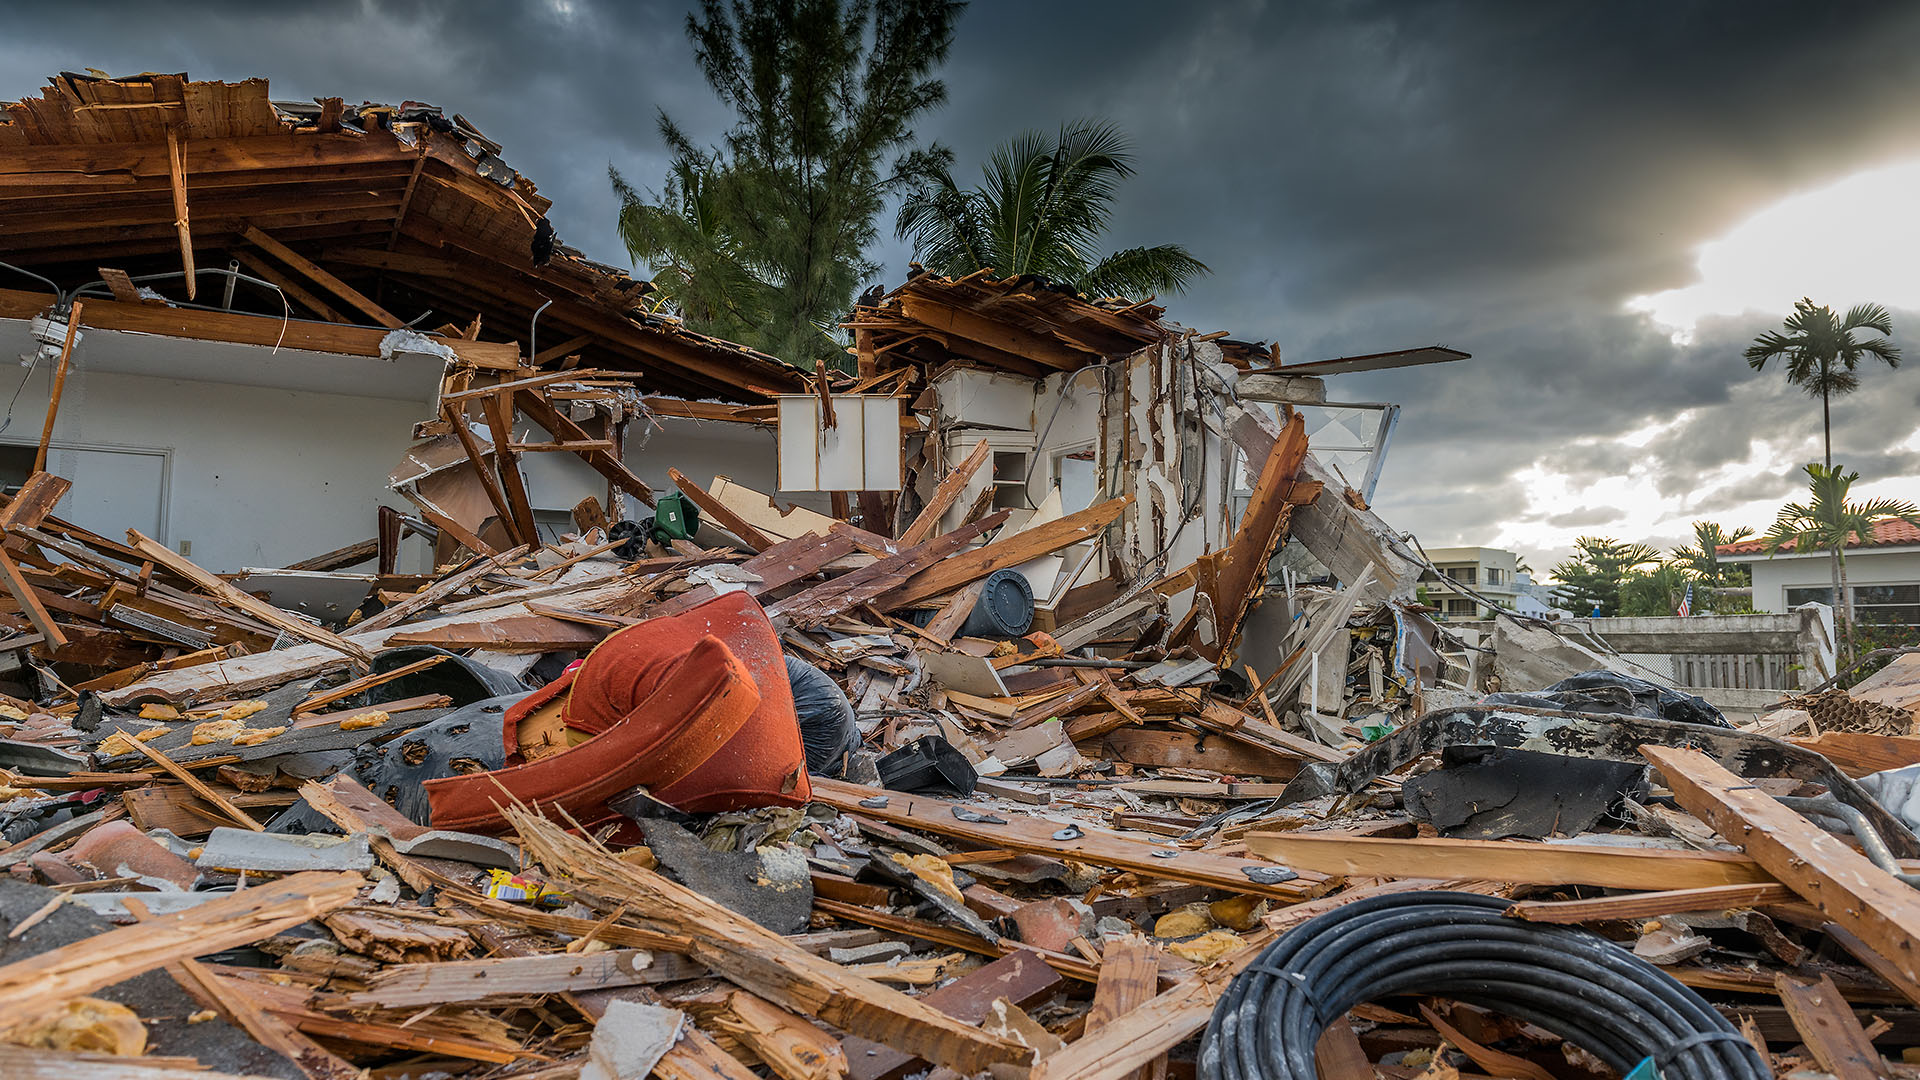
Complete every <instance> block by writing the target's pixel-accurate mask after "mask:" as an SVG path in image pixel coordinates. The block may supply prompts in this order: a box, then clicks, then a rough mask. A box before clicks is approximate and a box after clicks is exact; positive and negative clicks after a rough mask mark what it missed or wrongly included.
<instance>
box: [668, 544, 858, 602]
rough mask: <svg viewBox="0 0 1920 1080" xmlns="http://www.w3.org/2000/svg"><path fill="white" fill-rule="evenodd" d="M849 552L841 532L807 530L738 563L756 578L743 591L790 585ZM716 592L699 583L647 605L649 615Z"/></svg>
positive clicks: (850, 547)
mask: <svg viewBox="0 0 1920 1080" xmlns="http://www.w3.org/2000/svg"><path fill="white" fill-rule="evenodd" d="M852 553H853V541H851V540H849V539H847V538H846V537H845V536H840V535H837V534H836V535H833V536H815V535H812V534H808V535H806V536H802V537H800V538H799V539H796V540H785V541H782V542H780V543H778V544H775V545H773V546H772V547H770V548H768V549H767V550H765V551H763V552H761V553H760V554H758V555H755V556H754V557H753V558H751V559H748V560H747V561H746V562H743V563H741V564H740V569H741V570H743V571H746V572H747V573H749V574H753V575H756V576H758V577H759V578H760V580H759V581H757V582H754V583H752V584H749V585H748V586H747V592H748V594H749V595H752V596H759V595H760V594H762V593H765V592H768V591H771V590H773V589H778V588H782V587H784V586H787V585H791V584H793V583H794V582H796V581H799V580H801V579H803V578H809V577H812V576H813V575H814V574H817V573H819V572H820V571H821V570H822V569H823V568H825V567H826V565H827V564H828V563H831V562H833V561H834V560H836V559H840V558H843V557H845V556H847V555H850V554H852ZM716 595H717V594H716V593H715V592H714V591H713V586H711V585H701V586H699V587H698V588H693V589H688V590H687V591H686V592H683V593H681V594H680V595H678V596H676V597H674V598H673V599H671V600H667V601H665V602H663V603H660V604H656V605H655V606H653V607H651V608H649V609H647V615H648V616H649V617H651V618H659V617H660V616H662V615H678V614H679V613H680V612H682V611H685V610H687V609H688V608H691V607H694V606H695V605H698V604H702V603H705V602H706V601H708V600H711V599H713V598H714V596H716Z"/></svg>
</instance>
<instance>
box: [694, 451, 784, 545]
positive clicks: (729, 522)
mask: <svg viewBox="0 0 1920 1080" xmlns="http://www.w3.org/2000/svg"><path fill="white" fill-rule="evenodd" d="M667 478H668V479H670V480H672V481H673V486H674V487H677V488H679V489H680V493H681V494H683V495H685V496H686V497H687V498H689V499H691V500H693V505H695V506H697V507H699V508H700V512H701V513H703V514H705V515H707V516H708V517H710V518H712V519H713V522H714V524H716V525H718V526H720V527H721V528H723V529H725V530H727V531H728V532H730V533H732V534H733V535H735V536H737V537H739V538H740V542H741V543H743V544H745V545H747V546H748V547H750V548H752V549H753V550H754V551H756V552H758V551H765V550H767V549H768V548H770V547H772V546H773V545H774V544H775V543H776V541H775V540H774V539H773V538H772V537H770V536H768V535H767V534H766V533H763V532H761V531H760V530H759V529H756V528H754V527H753V525H752V524H751V523H749V522H748V521H747V519H746V518H743V517H741V516H740V515H739V514H736V513H734V512H733V508H732V507H730V506H728V505H727V504H726V503H723V502H721V501H720V500H719V499H716V498H714V497H713V496H712V495H709V494H707V492H706V489H705V488H702V487H701V486H700V485H699V484H696V483H694V482H693V481H692V480H689V479H687V476H686V474H685V473H682V472H681V471H680V470H679V469H668V470H667Z"/></svg>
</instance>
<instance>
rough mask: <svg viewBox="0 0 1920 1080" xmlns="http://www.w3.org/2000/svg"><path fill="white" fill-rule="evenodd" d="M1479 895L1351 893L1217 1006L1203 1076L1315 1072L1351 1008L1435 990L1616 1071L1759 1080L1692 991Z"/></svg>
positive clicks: (1761, 1075)
mask: <svg viewBox="0 0 1920 1080" xmlns="http://www.w3.org/2000/svg"><path fill="white" fill-rule="evenodd" d="M1506 908H1507V901H1504V900H1501V899H1499V898H1497V897H1491V896H1481V895H1478V894H1476V893H1457V892H1417V893H1397V894H1393V895H1387V896H1375V897H1370V898H1368V899H1365V900H1356V901H1354V902H1353V903H1351V904H1347V905H1345V906H1344V907H1340V908H1336V909H1335V910H1333V911H1330V912H1328V913H1327V914H1325V915H1321V916H1319V917H1318V918H1315V919H1312V920H1310V921H1308V922H1305V923H1302V924H1301V925H1300V926H1298V927H1295V928H1294V929H1292V930H1290V931H1288V932H1287V933H1286V934H1285V935H1283V936H1282V937H1281V938H1280V939H1279V940H1278V941H1275V942H1274V943H1273V944H1272V945H1270V946H1268V947H1267V950H1266V951H1265V952H1263V953H1261V955H1260V958H1259V959H1257V960H1255V961H1254V962H1253V963H1252V964H1250V965H1249V966H1248V967H1247V968H1246V970H1244V971H1242V972H1241V973H1240V975H1239V976H1238V977H1237V978H1235V979H1234V980H1233V983H1232V985H1230V986H1229V987H1228V988H1227V992H1226V993H1225V994H1223V995H1221V998H1220V1001H1219V1002H1218V1003H1217V1004H1216V1005H1215V1006H1214V1010H1213V1020H1212V1022H1211V1023H1209V1024H1208V1025H1207V1033H1206V1037H1205V1039H1204V1040H1203V1041H1202V1042H1201V1045H1200V1062H1199V1075H1200V1080H1314V1076H1315V1073H1314V1065H1313V1047H1314V1044H1315V1043H1316V1042H1317V1041H1318V1040H1319V1038H1320V1034H1321V1032H1323V1031H1325V1030H1326V1028H1327V1025H1328V1024H1330V1023H1332V1022H1333V1021H1335V1020H1337V1019H1339V1018H1340V1017H1341V1016H1344V1015H1345V1014H1346V1012H1347V1010H1349V1009H1351V1008H1352V1007H1353V1006H1355V1005H1359V1004H1362V1003H1364V1002H1368V1001H1377V1000H1379V999H1382V998H1386V997H1391V996H1393V995H1396V994H1438V995H1442V996H1445V997H1449V998H1453V999H1455V1000H1457V1001H1464V1002H1467V1003H1468V1004H1471V1005H1478V1006H1480V1007H1482V1008H1487V1009H1492V1010H1494V1011H1496V1012H1500V1013H1504V1014H1506V1015H1508V1016H1511V1017H1513V1018H1514V1019H1516V1020H1523V1021H1526V1022H1527V1023H1530V1024H1536V1025H1538V1026H1540V1027H1542V1028H1545V1029H1546V1030H1548V1031H1551V1032H1553V1033H1554V1034H1556V1035H1558V1036H1560V1037H1561V1038H1563V1039H1565V1040H1567V1041H1568V1042H1570V1043H1572V1044H1574V1045H1575V1046H1578V1047H1581V1048H1582V1049H1585V1050H1587V1051H1589V1052H1591V1053H1593V1054H1595V1055H1596V1056H1598V1057H1599V1058H1600V1059H1601V1060H1603V1061H1605V1062H1606V1063H1607V1064H1608V1065H1610V1066H1612V1067H1613V1068H1614V1069H1616V1070H1618V1071H1619V1072H1620V1073H1621V1074H1622V1075H1625V1074H1626V1073H1628V1072H1629V1071H1631V1070H1632V1069H1633V1068H1634V1067H1635V1066H1636V1065H1638V1064H1640V1062H1642V1061H1643V1060H1645V1059H1647V1058H1648V1057H1652V1058H1653V1059H1654V1063H1655V1067H1656V1068H1657V1069H1658V1071H1659V1074H1660V1076H1661V1078H1662V1080H1768V1078H1769V1077H1771V1076H1772V1075H1773V1073H1772V1070H1771V1069H1769V1068H1768V1067H1767V1064H1766V1062H1765V1061H1763V1060H1762V1059H1761V1057H1760V1054H1759V1052H1758V1051H1756V1050H1755V1049H1754V1048H1753V1046H1752V1045H1751V1044H1749V1043H1748V1042H1747V1041H1746V1040H1745V1039H1742V1038H1741V1037H1740V1034H1739V1032H1737V1031H1735V1030H1734V1027H1733V1025H1732V1024H1730V1023H1728V1022H1727V1020H1726V1018H1724V1017H1722V1016H1721V1015H1720V1014H1719V1013H1718V1012H1716V1011H1714V1009H1713V1007H1712V1006H1710V1005H1708V1004H1707V1003H1706V1001H1705V1000H1703V999H1702V998H1701V997H1700V995H1699V994H1696V993H1694V992H1693V991H1692V990H1689V989H1688V988H1686V987H1685V986H1682V985H1680V984H1679V983H1678V982H1676V981H1674V979H1673V978H1672V977H1671V976H1669V975H1667V974H1666V973H1665V972H1663V971H1661V970H1660V969H1658V968H1656V967H1653V966H1652V965H1650V964H1648V963H1646V962H1645V961H1642V960H1640V959H1639V958H1637V957H1635V956H1634V955H1633V954H1632V953H1630V952H1628V951H1626V950H1625V949H1622V948H1620V947H1619V946H1616V945H1614V944H1613V943H1612V942H1610V941H1607V940H1606V939H1605V938H1602V937H1598V936H1596V935H1594V934H1590V933H1588V932H1586V931H1584V930H1577V929H1574V928H1573V927H1568V926H1553V925H1543V924H1539V923H1527V922H1521V921H1519V920H1517V919H1509V918H1506V917H1505V916H1504V915H1502V914H1501V913H1502V912H1503V911H1505V910H1506Z"/></svg>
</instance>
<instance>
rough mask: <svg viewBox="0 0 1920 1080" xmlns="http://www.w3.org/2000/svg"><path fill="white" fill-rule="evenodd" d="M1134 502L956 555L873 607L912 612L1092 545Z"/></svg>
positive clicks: (1127, 499)
mask: <svg viewBox="0 0 1920 1080" xmlns="http://www.w3.org/2000/svg"><path fill="white" fill-rule="evenodd" d="M1132 502H1133V497H1132V496H1130V495H1128V496H1122V497H1120V498H1118V499H1108V500H1107V501H1106V502H1103V503H1097V504H1095V505H1093V506H1090V507H1088V508H1086V509H1085V510H1082V511H1080V512H1079V513H1077V514H1068V515H1067V516H1066V517H1063V518H1059V519H1057V520H1055V521H1049V522H1047V523H1046V524H1045V525H1039V526H1035V527H1034V528H1031V529H1027V530H1025V531H1022V532H1018V533H1015V534H1014V535H1012V536H1009V537H1006V538H1005V539H1002V540H996V541H994V542H993V543H991V544H988V545H986V546H985V547H979V548H975V549H973V550H972V551H968V552H963V553H962V554H959V555H955V556H954V557H953V558H951V559H948V560H946V561H945V562H942V563H940V564H938V565H936V566H932V567H929V568H927V569H925V570H922V571H921V572H920V573H918V574H915V575H914V576H913V577H912V578H911V579H909V580H908V581H907V583H906V584H904V585H902V586H900V587H899V588H897V589H894V590H893V591H891V592H888V593H884V594H882V595H881V596H880V598H879V599H878V600H876V601H874V606H875V607H877V608H879V609H880V610H882V611H889V610H892V609H893V608H900V607H907V606H910V605H912V604H915V603H918V602H920V601H922V600H927V599H931V598H932V597H935V596H939V595H941V594H943V593H948V592H952V591H953V590H954V589H957V588H959V587H960V586H962V585H965V584H968V583H969V582H972V581H975V580H978V579H980V578H984V577H986V576H987V575H988V574H991V573H993V572H994V571H996V570H1004V569H1007V568H1009V567H1014V566H1019V565H1020V564H1022V563H1025V562H1030V561H1032V560H1034V559H1037V558H1039V557H1040V556H1042V555H1050V554H1052V553H1053V552H1056V551H1059V550H1060V549H1061V548H1063V547H1070V546H1072V545H1074V544H1078V543H1080V542H1082V541H1085V540H1091V539H1093V538H1094V537H1096V536H1098V535H1099V534H1100V530H1101V529H1104V528H1106V527H1107V525H1108V524H1109V523H1111V522H1112V521H1113V519H1115V518H1117V517H1119V516H1120V512H1121V511H1122V510H1125V509H1126V508H1127V506H1128V505H1129V504H1130V503H1132Z"/></svg>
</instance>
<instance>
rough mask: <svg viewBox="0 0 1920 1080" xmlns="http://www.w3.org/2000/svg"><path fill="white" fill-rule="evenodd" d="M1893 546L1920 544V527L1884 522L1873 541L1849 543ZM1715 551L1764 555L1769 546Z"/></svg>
mask: <svg viewBox="0 0 1920 1080" xmlns="http://www.w3.org/2000/svg"><path fill="white" fill-rule="evenodd" d="M1892 544H1920V526H1916V525H1914V524H1912V523H1911V522H1907V521H1902V520H1900V519H1899V518H1893V519H1891V520H1888V521H1882V522H1880V523H1879V524H1878V525H1875V526H1874V528H1873V538H1872V539H1871V540H1868V541H1866V542H1865V543H1862V542H1861V540H1860V537H1858V536H1855V537H1854V538H1853V539H1852V540H1850V541H1848V542H1847V547H1849V548H1857V547H1886V546H1888V545H1892ZM1714 550H1715V551H1717V552H1719V553H1720V554H1722V555H1764V554H1766V551H1767V545H1766V544H1765V543H1764V542H1762V541H1759V540H1742V541H1740V542H1739V543H1737V544H1721V545H1720V546H1719V547H1717V548H1715V549H1714ZM1780 550H1781V551H1792V550H1793V545H1792V544H1787V545H1785V546H1784V547H1782V548H1781V549H1780Z"/></svg>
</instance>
